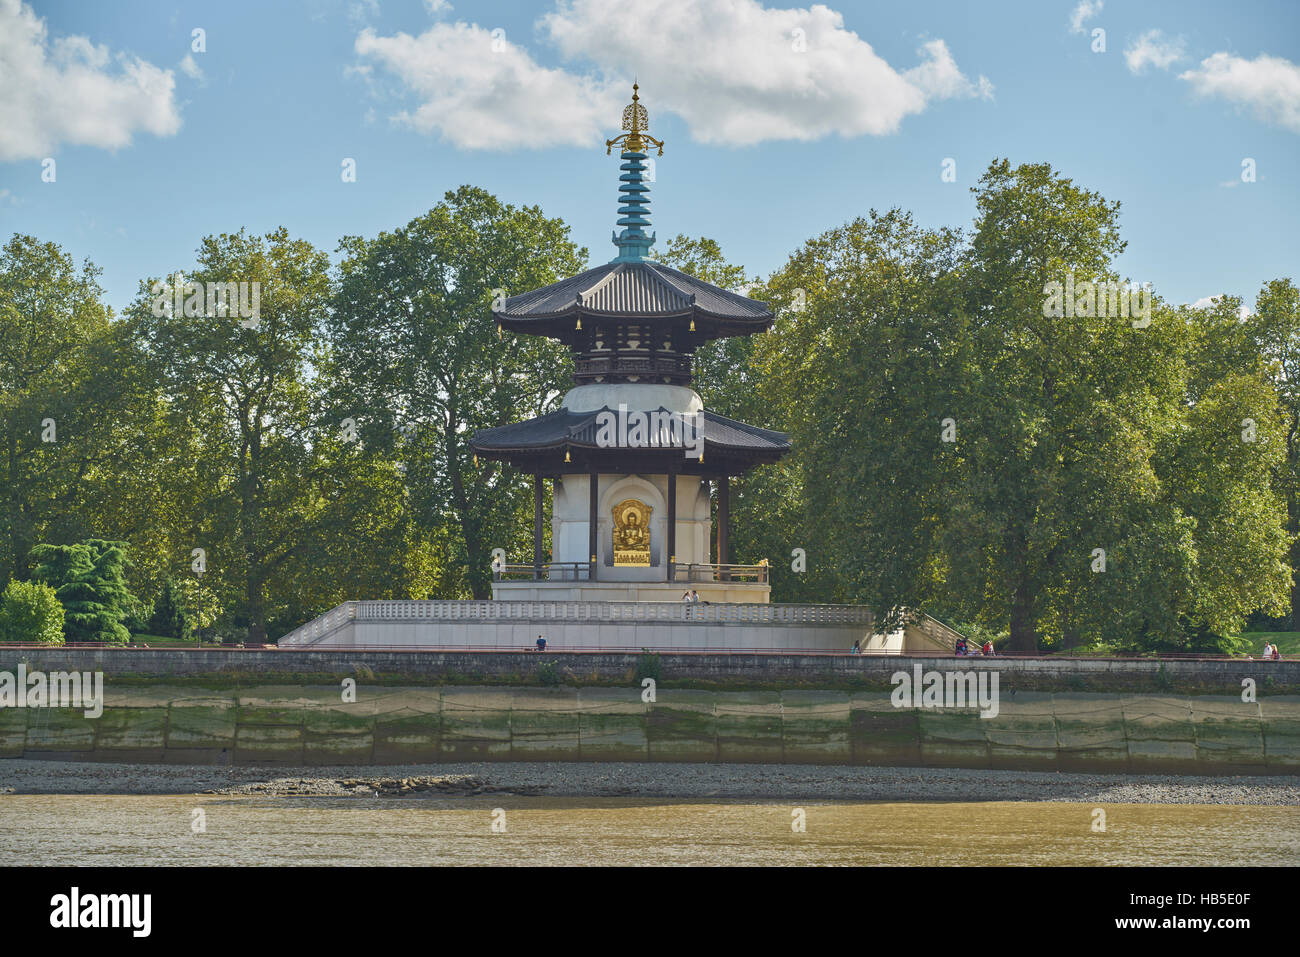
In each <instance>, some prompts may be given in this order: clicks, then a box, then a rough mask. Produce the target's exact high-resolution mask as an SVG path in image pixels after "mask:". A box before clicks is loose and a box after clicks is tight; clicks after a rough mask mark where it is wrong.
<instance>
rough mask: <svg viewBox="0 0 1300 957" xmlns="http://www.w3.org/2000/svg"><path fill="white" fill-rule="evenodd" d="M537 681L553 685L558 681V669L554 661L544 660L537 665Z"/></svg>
mask: <svg viewBox="0 0 1300 957" xmlns="http://www.w3.org/2000/svg"><path fill="white" fill-rule="evenodd" d="M537 683H538V684H541V685H546V686H548V687H554V686H555V685H558V684H559V683H560V669H559V668H557V667H556V666H555V662H554V661H544V662H542V663H541V664H540V665H538V666H537Z"/></svg>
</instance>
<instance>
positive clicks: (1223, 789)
mask: <svg viewBox="0 0 1300 957" xmlns="http://www.w3.org/2000/svg"><path fill="white" fill-rule="evenodd" d="M488 793H500V794H518V795H544V796H549V797H587V798H596V797H653V798H730V799H737V798H739V799H769V798H801V799H816V798H821V799H826V800H849V801H1069V802H1079V803H1092V802H1095V803H1109V804H1270V805H1300V777H1298V776H1269V777H1254V776H1238V777H1199V776H1186V775H1163V774H1136V775H1120V774H1074V773H1057V772H1042V771H988V770H969V769H956V768H883V767H841V766H826V765H818V766H810V765H776V764H666V763H665V764H633V763H610V764H604V763H602V764H579V763H504V762H503V763H496V762H492V763H464V764H436V765H431V764H424V765H399V766H385V767H379V766H369V765H368V766H356V767H329V768H320V767H313V768H288V767H273V768H266V767H202V766H194V765H163V764H101V763H95V762H71V761H67V762H65V761H31V760H24V759H17V758H10V759H3V760H0V794H257V795H264V796H291V795H292V796H308V797H311V796H322V797H341V796H358V797H360V796H364V797H371V796H374V795H380V796H392V797H393V799H394V800H413V799H414V800H418V799H421V798H428V797H436V796H455V795H467V794H488Z"/></svg>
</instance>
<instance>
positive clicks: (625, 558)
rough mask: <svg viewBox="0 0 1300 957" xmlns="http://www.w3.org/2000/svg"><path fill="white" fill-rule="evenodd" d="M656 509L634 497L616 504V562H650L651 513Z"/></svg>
mask: <svg viewBox="0 0 1300 957" xmlns="http://www.w3.org/2000/svg"><path fill="white" fill-rule="evenodd" d="M653 511H654V509H653V508H651V507H650V506H649V505H646V504H645V503H644V502H640V501H638V500H636V499H634V498H629V499H624V500H623V501H621V502H619V503H618V504H617V505H615V506H614V509H613V512H614V564H615V565H649V564H650V513H651V512H653Z"/></svg>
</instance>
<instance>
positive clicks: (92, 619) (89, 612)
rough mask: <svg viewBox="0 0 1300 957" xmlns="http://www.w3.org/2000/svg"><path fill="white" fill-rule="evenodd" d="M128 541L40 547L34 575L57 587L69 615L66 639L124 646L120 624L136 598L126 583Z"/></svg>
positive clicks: (35, 555)
mask: <svg viewBox="0 0 1300 957" xmlns="http://www.w3.org/2000/svg"><path fill="white" fill-rule="evenodd" d="M126 547H127V546H126V543H124V542H107V541H102V540H100V539H93V538H92V539H87V540H86V541H84V542H78V543H77V544H76V545H37V546H36V547H35V548H33V549H32V552H31V558H32V561H34V562H35V563H36V566H35V568H34V569H33V571H32V577H33V578H34V579H35V580H36V581H38V582H42V583H44V584H46V585H49V586H50V587H51V588H53V589H54V592H55V594H56V595H57V596H58V599H59V603H60V604H61V605H62V606H63V609H64V613H65V620H64V626H63V628H64V634H65V636H66V637H67V639H68V641H73V642H101V643H103V644H126V643H127V641H129V640H130V637H131V636H130V633H129V632H128V631H127V630H126V628H125V627H123V625H122V621H123V619H125V618H126V615H127V610H128V609H129V607H130V604H131V602H132V601H133V600H134V596H133V595H132V594H131V592H130V589H128V588H127V584H126V570H127V566H128V565H129V562H128V560H127V557H126Z"/></svg>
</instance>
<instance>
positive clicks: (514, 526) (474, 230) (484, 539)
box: [326, 186, 587, 598]
mask: <svg viewBox="0 0 1300 957" xmlns="http://www.w3.org/2000/svg"><path fill="white" fill-rule="evenodd" d="M340 250H341V251H342V252H343V254H344V260H343V262H342V264H341V266H340V267H339V269H340V276H339V283H338V289H337V293H336V295H335V298H334V302H333V309H332V311H331V313H330V316H329V320H328V323H327V329H326V334H327V343H328V354H329V359H330V365H329V370H330V376H331V381H332V386H331V390H330V394H329V402H330V407H331V409H332V410H333V411H332V413H331V415H332V416H336V417H337V419H336V420H338V419H342V418H344V417H350V418H353V419H354V420H355V421H356V423H357V426H358V429H359V432H360V435H361V443H362V444H363V445H364V446H365V447H366V448H367V449H368V450H370V451H371V453H372V454H374V455H375V456H377V457H379V458H381V459H382V460H384V461H386V462H388V463H389V467H390V468H395V467H397V466H398V465H399V464H400V466H401V467H402V470H403V471H402V472H401V473H400V474H401V484H402V490H403V502H404V504H405V506H406V507H407V508H409V509H410V513H411V516H412V520H413V521H414V522H415V524H417V525H418V526H419V527H420V528H422V529H424V530H425V533H426V534H428V535H429V536H430V537H431V538H432V539H433V541H434V542H436V543H437V546H438V547H442V548H446V549H447V553H448V560H449V565H450V566H451V567H452V568H457V569H460V570H461V575H462V577H459V578H456V577H452V576H443V577H442V581H440V582H439V583H438V585H439V592H440V594H439V597H459V596H460V595H464V594H469V595H472V596H473V597H475V598H487V597H489V595H490V593H491V573H490V570H489V561H490V554H491V549H492V548H493V547H496V546H501V547H504V548H506V550H507V552H508V553H510V552H513V553H515V554H518V553H520V552H523V551H524V550H525V549H526V548H527V544H528V541H529V531H530V528H531V523H530V522H528V521H527V520H526V519H525V520H523V521H521V518H522V517H523V516H526V515H528V514H529V513H530V511H531V496H530V494H529V493H530V482H529V481H528V480H527V479H526V478H524V477H523V476H520V475H519V474H518V473H516V472H514V470H512V469H510V468H508V467H507V466H505V465H503V464H502V463H498V462H487V461H484V462H479V463H478V464H477V465H476V464H475V463H474V453H473V450H472V449H471V448H470V447H469V442H468V439H469V436H471V435H472V434H473V433H474V432H475V431H476V430H478V429H480V428H485V427H490V426H500V425H505V424H507V423H510V422H514V421H518V420H520V419H525V418H530V417H532V416H536V415H541V414H543V413H545V412H547V411H550V410H551V409H552V408H553V407H554V404H555V402H556V400H557V399H558V398H559V396H560V395H562V394H563V392H564V391H566V390H567V388H568V385H569V382H570V377H569V364H568V360H567V356H566V353H565V350H564V349H563V348H562V347H560V346H559V345H557V344H555V343H553V342H550V341H549V340H546V339H543V338H541V337H538V336H513V335H506V336H505V337H504V338H499V337H498V334H497V329H496V324H495V322H494V321H493V319H492V302H493V300H494V299H495V298H496V297H497V296H498V295H499V294H502V293H504V294H505V295H507V296H509V295H515V294H518V293H522V292H526V291H528V290H531V289H534V288H537V287H538V286H543V285H546V284H548V283H551V282H554V281H556V280H559V279H561V278H564V277H566V276H570V275H573V274H574V273H577V272H580V271H581V270H582V268H583V267H584V266H585V263H586V258H587V251H586V250H585V249H579V248H578V247H577V246H575V245H574V244H573V242H571V241H570V239H569V227H568V226H566V225H565V224H564V222H563V221H562V220H559V219H549V218H547V217H546V216H544V215H543V214H542V211H541V210H540V209H539V208H537V207H535V206H530V207H523V208H517V207H514V206H510V205H506V204H503V203H502V202H501V201H500V200H498V199H497V198H496V197H495V196H492V195H491V194H489V193H487V192H486V191H484V190H481V189H476V188H473V187H469V186H463V187H461V188H460V189H458V190H455V191H453V192H449V193H447V194H446V196H445V197H444V200H443V202H441V203H439V204H438V205H437V206H435V207H434V208H433V209H432V210H430V211H429V212H428V213H426V214H424V215H422V216H419V217H417V218H415V219H413V220H411V222H409V223H407V224H406V225H405V226H403V227H401V228H399V229H397V230H395V231H393V232H391V233H389V232H384V233H380V234H379V236H378V237H376V238H375V239H372V240H367V239H363V238H361V237H357V236H349V237H345V238H344V239H343V240H342V242H341V243H340ZM453 589H454V590H453Z"/></svg>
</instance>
